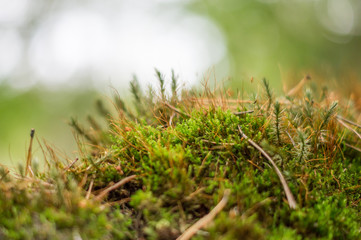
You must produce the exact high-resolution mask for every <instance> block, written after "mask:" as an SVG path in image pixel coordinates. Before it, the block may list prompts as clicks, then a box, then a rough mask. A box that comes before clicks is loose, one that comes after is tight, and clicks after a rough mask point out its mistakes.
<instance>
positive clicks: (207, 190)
mask: <svg viewBox="0 0 361 240" xmlns="http://www.w3.org/2000/svg"><path fill="white" fill-rule="evenodd" d="M157 77H158V78H159V83H160V95H159V96H157V95H156V92H155V91H153V90H150V91H148V94H144V93H143V92H142V90H141V88H140V85H139V84H138V82H137V80H136V78H134V80H133V81H132V83H131V91H132V93H133V96H134V99H135V101H134V105H135V107H134V108H129V107H127V108H126V107H125V104H124V102H123V101H122V100H121V99H120V98H119V97H116V99H115V106H116V107H117V110H118V111H117V114H116V116H113V117H111V116H110V111H108V110H104V109H103V111H101V112H103V113H106V114H105V115H106V118H107V122H108V123H109V130H107V131H102V130H101V129H100V127H97V128H94V127H93V128H92V131H84V130H83V128H81V127H79V126H78V123H76V122H74V121H73V123H72V125H73V126H74V127H75V130H77V129H78V130H77V131H78V133H79V134H80V135H83V136H84V137H85V139H86V140H87V141H88V142H89V143H90V144H91V147H90V148H88V152H89V153H88V154H87V153H83V154H82V155H81V156H80V159H79V161H78V162H77V163H75V164H72V165H71V166H68V167H62V166H61V164H58V165H57V168H58V171H60V172H61V173H62V174H60V175H59V176H57V177H55V179H58V180H57V181H54V180H52V181H50V183H49V184H51V189H52V191H50V192H49V193H46V194H48V195H49V196H50V197H49V198H48V200H47V201H45V202H46V204H47V205H48V207H47V208H44V206H38V205H42V204H41V201H43V199H40V198H39V199H38V200H31V201H30V200H29V199H37V198H36V196H37V195H39V196H44V195H43V194H45V193H42V192H40V193H36V194H35V193H34V192H33V189H34V188H35V187H39V186H41V184H40V183H41V182H44V181H46V182H49V179H51V176H50V175H49V174H48V175H47V174H45V175H44V174H43V175H41V177H36V176H34V179H39V178H40V179H41V181H40V180H37V182H36V183H33V184H32V185H31V187H30V188H28V189H25V190H24V191H25V192H26V194H25V195H27V196H28V198H25V197H20V198H19V199H22V198H25V199H26V200H24V201H23V202H22V203H16V204H15V203H13V202H10V201H6V200H5V199H6V197H5V195H6V194H3V195H0V197H2V196H4V197H2V198H0V199H1V201H0V203H1V205H0V207H1V209H3V208H5V207H9V206H12V205H15V206H18V207H19V208H21V209H31V211H32V212H35V213H34V214H35V215H32V217H30V218H28V220H27V221H28V223H29V225H32V227H30V226H29V227H24V226H27V225H26V224H25V225H22V227H19V229H22V231H24V232H34V231H35V230H34V229H38V228H37V227H34V219H37V218H39V219H45V220H46V221H45V222H47V221H48V222H51V224H52V225H51V226H52V227H51V228H49V231H46V234H51V233H54V234H55V235H54V236H57V237H59V236H60V235H61V234H68V235H67V236H70V235H69V234H74V231H77V233H79V234H81V236H82V237H84V239H87V238H88V239H91V238H97V237H103V238H104V237H106V238H112V239H113V238H114V239H176V238H178V237H179V236H180V235H181V234H182V233H184V232H187V231H188V230H189V229H192V228H196V226H198V225H199V226H201V227H199V229H198V228H197V229H196V230H197V231H195V232H194V234H192V236H193V239H316V238H317V239H358V238H360V227H361V224H360V214H359V212H360V206H359V199H360V197H361V196H360V194H361V188H360V187H359V186H360V179H359V177H358V174H359V172H360V170H361V163H360V152H359V151H360V150H359V147H358V144H359V138H358V137H359V134H358V133H357V131H356V130H355V129H354V126H353V125H355V123H353V122H352V117H353V116H355V114H356V112H352V111H353V110H352V109H351V110H350V109H348V110H347V112H346V111H343V108H342V106H344V104H345V103H343V101H342V99H338V102H336V101H335V100H336V99H332V97H331V96H329V95H322V96H321V97H318V96H317V94H315V93H313V92H311V91H310V90H306V91H305V94H299V96H297V97H292V96H287V97H279V98H275V96H274V95H273V93H272V91H271V89H270V86H269V84H268V82H267V80H265V79H264V81H263V84H264V86H265V87H264V91H265V94H258V95H256V96H258V97H256V99H254V101H248V100H244V99H233V98H232V97H231V96H230V95H229V92H227V91H224V90H219V91H218V92H217V91H211V90H210V89H205V90H204V91H203V92H201V93H199V92H198V93H187V92H185V91H183V92H180V91H179V89H178V88H177V86H178V84H177V79H176V76H175V74H174V73H173V74H172V89H171V90H172V91H171V92H170V94H169V95H167V91H166V88H165V86H166V82H165V78H164V76H163V75H162V74H161V73H160V72H159V71H157ZM98 105H99V104H98ZM340 106H341V107H340ZM102 108H103V107H102ZM131 109H134V110H135V111H131ZM103 115H104V114H103ZM342 116H344V117H342ZM90 124H91V125H92V126H99V125H100V124H97V123H96V122H95V120H94V119H93V118H92V121H91V122H90ZM79 129H80V130H79ZM240 129H241V131H242V133H241V132H240V131H239V130H240ZM245 136H247V138H246V137H245ZM249 140H251V141H252V142H253V144H251V142H250V141H249ZM95 143H96V145H95ZM255 145H256V146H258V147H255ZM265 154H267V156H268V157H269V158H270V159H271V160H270V161H272V163H274V166H273V164H270V162H269V161H268V160H267V159H266V158H265ZM276 168H277V169H279V171H280V174H281V175H282V177H283V178H284V180H285V184H286V185H287V188H289V189H290V194H292V195H293V196H294V198H295V201H296V203H297V207H296V209H292V208H290V206H289V199H288V198H286V195H285V191H286V190H285V187H284V184H281V181H280V176H279V175H280V174H277V173H276V171H277V170H276ZM19 181H20V182H27V181H28V179H27V178H24V177H23V178H21V180H19ZM11 182H13V181H9V183H5V182H4V183H3V185H4V188H5V187H7V188H8V186H10V185H9V184H10V183H11ZM15 189H17V190H16V191H19V187H16V188H15ZM81 189H83V190H81ZM228 189H229V190H228ZM226 190H227V191H230V194H229V197H227V201H225V200H224V194H225V192H226ZM21 191H23V190H21ZM21 191H20V192H21ZM17 194H19V196H23V195H22V194H23V193H17ZM17 194H14V195H13V198H18V197H16V196H17ZM52 199H53V200H52ZM62 199H63V200H62ZM74 199H75V200H74ZM34 201H35V203H34V204H35V205H34V204H33V205H29V204H30V203H31V202H34ZM37 201H38V203H36V202H37ZM24 202H26V203H24ZM221 202H222V204H223V205H222V207H220V205H219V204H220V203H221ZM85 203H86V204H85ZM6 204H9V205H6ZM34 206H36V207H34ZM86 206H91V207H86ZM84 209H86V210H84ZM215 209H217V213H215V214H213V213H214V212H215ZM17 211H19V210H17ZM24 211H25V210H24ZM15 216H16V214H15V213H14V212H10V213H8V219H11V220H9V221H15V220H14V219H15V218H16V217H15ZM35 216H38V217H35ZM52 216H54V217H52ZM59 219H60V220H59ZM64 219H65V220H64ZM79 219H80V220H79ZM2 220H4V219H2ZM202 221H206V222H207V224H203V225H202V224H200V223H199V222H202ZM64 222H65V223H64ZM42 224H45V223H42ZM93 224H94V225H93ZM95 225H96V227H94V226H95ZM4 226H5V225H4ZM42 229H43V228H42ZM63 229H64V230H63ZM74 229H75V230H74ZM10 231H14V232H19V231H18V230H17V228H15V226H14V225H11V224H10V225H9V224H8V225H6V226H5V227H1V228H0V232H1V234H3V235H4V236H7V237H13V236H12V235H11V234H10V233H9V232H10ZM57 234H58V235H57ZM92 234H93V235H92ZM36 236H38V235H36ZM46 236H48V235H46ZM49 236H50V235H49ZM72 236H73V235H72ZM182 237H184V235H182ZM13 238H16V237H13ZM18 238H19V239H21V238H22V237H21V236H20V237H18ZM183 239H187V238H183Z"/></svg>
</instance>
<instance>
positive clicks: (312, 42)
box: [0, 0, 361, 165]
mask: <svg viewBox="0 0 361 240" xmlns="http://www.w3.org/2000/svg"><path fill="white" fill-rule="evenodd" d="M0 6H2V7H1V8H0V163H6V164H11V165H16V164H17V163H19V162H21V161H23V160H24V156H25V152H26V148H27V144H28V142H29V131H30V129H31V128H35V129H36V131H37V136H38V137H39V138H45V139H47V140H48V141H49V142H50V143H53V144H54V145H56V147H57V148H59V149H61V151H63V152H64V153H66V154H68V155H69V156H70V157H73V152H74V150H75V149H76V145H75V141H74V139H73V137H72V132H71V129H70V127H69V126H68V125H67V122H68V121H69V119H70V117H76V118H78V119H79V120H80V121H85V118H86V116H87V115H88V114H94V113H95V107H94V105H95V101H96V99H98V98H103V99H106V97H105V95H108V94H109V92H111V89H112V87H114V88H115V89H117V90H118V91H120V93H121V95H122V96H123V97H125V98H127V96H128V95H127V94H126V92H127V91H128V83H129V81H130V80H131V78H132V75H133V74H136V75H137V76H139V80H140V81H141V84H142V85H143V86H144V88H145V86H146V85H148V84H150V85H153V84H154V83H153V81H154V80H155V77H154V68H155V67H156V68H158V69H159V70H160V71H161V72H163V73H164V74H165V75H166V76H167V77H169V75H170V70H171V69H174V70H175V72H176V73H178V74H179V76H180V80H181V82H182V84H183V86H184V87H186V88H187V87H188V88H189V87H190V86H192V85H195V84H197V83H198V82H199V81H200V80H202V79H203V78H204V76H207V75H208V74H207V72H211V73H212V74H211V75H212V76H213V75H214V76H215V77H216V78H217V79H218V80H222V79H224V78H227V77H229V76H230V77H231V82H229V84H230V86H232V87H233V88H247V87H248V86H249V85H250V79H251V78H253V79H255V81H259V80H260V79H261V78H263V77H267V78H268V79H269V80H270V82H271V84H272V87H273V88H275V89H276V91H278V92H282V89H283V87H284V86H285V85H286V86H287V88H288V89H289V88H290V87H291V86H293V85H294V84H296V83H297V82H298V81H299V80H300V79H301V78H302V77H303V76H304V75H305V74H308V73H309V74H311V76H315V78H316V80H320V81H321V80H322V81H323V82H324V83H326V84H327V83H328V82H330V83H331V81H333V82H334V81H340V82H341V83H342V82H343V83H345V82H347V83H351V82H353V83H355V82H359V81H360V76H361V67H360V63H361V54H360V52H361V37H360V36H361V2H360V1H358V0H342V1H340V0H303V1H301V0H288V1H285V0H284V1H282V0H258V1H257V0H241V1H240V0H222V1H221V0H187V1H181V0H169V1H166V0H163V1H162V0H153V1H150V0H140V1H131V0H109V1H106V2H103V1H95V0H82V1H80V0H79V1H70V0H68V1H49V0H13V1H5V0H0ZM209 69H210V70H209ZM317 78H319V79H317ZM321 78H322V79H321ZM357 86H358V85H350V84H349V85H347V84H343V87H345V88H349V89H351V90H350V92H351V91H360V90H359V89H356V88H357ZM37 152H39V148H37Z"/></svg>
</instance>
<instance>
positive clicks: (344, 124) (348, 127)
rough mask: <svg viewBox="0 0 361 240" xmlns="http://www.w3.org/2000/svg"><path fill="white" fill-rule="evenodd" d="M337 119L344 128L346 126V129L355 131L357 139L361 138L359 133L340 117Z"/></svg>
mask: <svg viewBox="0 0 361 240" xmlns="http://www.w3.org/2000/svg"><path fill="white" fill-rule="evenodd" d="M337 121H338V122H339V123H341V125H342V126H344V127H345V128H347V129H348V130H350V131H351V132H353V133H355V134H356V135H357V137H358V138H359V139H361V135H360V134H359V133H358V132H357V131H356V130H355V129H353V128H351V127H350V126H348V125H347V124H346V123H344V122H343V121H342V120H341V119H340V118H337Z"/></svg>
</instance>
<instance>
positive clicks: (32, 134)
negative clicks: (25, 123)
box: [25, 128, 35, 176]
mask: <svg viewBox="0 0 361 240" xmlns="http://www.w3.org/2000/svg"><path fill="white" fill-rule="evenodd" d="M34 135H35V129H34V128H32V129H31V131H30V145H29V149H28V156H27V158H26V166H25V176H26V175H28V172H29V171H30V172H31V173H32V175H34V174H33V172H32V170H31V158H32V156H31V153H32V149H33V140H34Z"/></svg>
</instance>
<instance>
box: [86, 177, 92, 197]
mask: <svg viewBox="0 0 361 240" xmlns="http://www.w3.org/2000/svg"><path fill="white" fill-rule="evenodd" d="M93 184H94V178H93V179H92V180H91V181H90V185H89V189H88V192H87V193H86V196H85V199H89V197H90V194H91V192H92V189H93Z"/></svg>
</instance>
